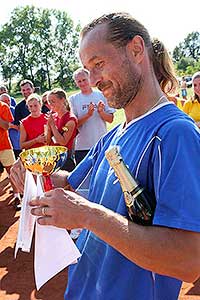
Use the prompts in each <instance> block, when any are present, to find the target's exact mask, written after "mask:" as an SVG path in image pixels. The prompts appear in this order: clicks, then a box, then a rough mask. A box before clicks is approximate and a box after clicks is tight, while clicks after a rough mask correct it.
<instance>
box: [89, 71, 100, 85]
mask: <svg viewBox="0 0 200 300" xmlns="http://www.w3.org/2000/svg"><path fill="white" fill-rule="evenodd" d="M89 76H90V77H89V78H90V85H91V86H97V83H98V82H99V81H101V80H102V75H101V73H100V72H98V71H95V70H93V71H90V75H89Z"/></svg>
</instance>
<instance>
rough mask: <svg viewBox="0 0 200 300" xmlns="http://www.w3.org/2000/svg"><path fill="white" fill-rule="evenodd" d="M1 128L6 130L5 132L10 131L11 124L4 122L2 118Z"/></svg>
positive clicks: (0, 119) (0, 120)
mask: <svg viewBox="0 0 200 300" xmlns="http://www.w3.org/2000/svg"><path fill="white" fill-rule="evenodd" d="M0 127H1V128H3V129H5V130H8V128H9V122H7V121H4V120H3V119H2V118H0Z"/></svg>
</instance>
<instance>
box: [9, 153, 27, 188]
mask: <svg viewBox="0 0 200 300" xmlns="http://www.w3.org/2000/svg"><path fill="white" fill-rule="evenodd" d="M10 180H11V181H12V182H13V184H14V185H15V186H16V187H17V188H18V190H19V192H20V193H23V191H24V180H25V168H24V166H23V164H22V162H21V160H20V159H18V160H17V161H16V162H15V163H14V165H13V166H12V168H11V170H10Z"/></svg>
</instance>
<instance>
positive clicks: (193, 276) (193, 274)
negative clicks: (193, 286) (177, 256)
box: [181, 267, 200, 283]
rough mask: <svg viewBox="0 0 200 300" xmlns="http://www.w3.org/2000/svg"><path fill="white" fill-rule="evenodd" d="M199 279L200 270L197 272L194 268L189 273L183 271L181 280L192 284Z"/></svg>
mask: <svg viewBox="0 0 200 300" xmlns="http://www.w3.org/2000/svg"><path fill="white" fill-rule="evenodd" d="M199 277H200V269H198V270H197V268H196V267H195V268H194V269H191V270H189V271H187V272H186V271H185V272H184V274H183V276H182V278H181V280H182V281H185V282H188V283H193V282H195V281H196V280H197V279H199Z"/></svg>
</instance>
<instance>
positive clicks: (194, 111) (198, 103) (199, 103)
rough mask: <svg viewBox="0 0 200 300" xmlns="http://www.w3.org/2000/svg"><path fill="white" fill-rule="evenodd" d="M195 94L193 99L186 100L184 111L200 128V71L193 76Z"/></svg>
mask: <svg viewBox="0 0 200 300" xmlns="http://www.w3.org/2000/svg"><path fill="white" fill-rule="evenodd" d="M192 87H193V91H194V95H193V97H192V99H191V100H188V101H186V102H185V104H184V106H183V111H184V112H185V113H186V114H188V115H189V116H190V117H191V118H192V119H193V120H194V121H195V123H196V125H197V126H198V127H199V128H200V72H196V73H195V74H194V75H193V76H192Z"/></svg>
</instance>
